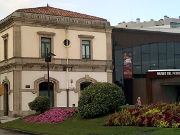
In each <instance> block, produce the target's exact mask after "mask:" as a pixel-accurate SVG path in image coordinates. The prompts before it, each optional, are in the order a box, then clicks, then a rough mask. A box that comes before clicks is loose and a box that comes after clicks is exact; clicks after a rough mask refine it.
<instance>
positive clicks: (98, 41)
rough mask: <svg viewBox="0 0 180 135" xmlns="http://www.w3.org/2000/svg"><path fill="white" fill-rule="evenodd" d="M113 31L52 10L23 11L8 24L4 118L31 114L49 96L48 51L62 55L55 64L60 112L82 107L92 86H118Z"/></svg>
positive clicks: (0, 33) (0, 70) (2, 33)
mask: <svg viewBox="0 0 180 135" xmlns="http://www.w3.org/2000/svg"><path fill="white" fill-rule="evenodd" d="M111 30H112V28H111V26H110V23H109V22H108V21H107V20H106V19H103V18H99V17H94V16H90V15H85V14H80V13H76V12H71V11H66V10H62V9H57V8H53V7H50V6H47V7H38V8H28V9H19V10H16V11H15V12H13V13H12V14H10V15H9V16H7V17H6V18H4V19H2V20H1V21H0V83H1V85H2V86H3V87H4V90H3V93H2V94H1V95H0V115H1V116H2V115H9V116H17V115H26V114H29V113H31V111H30V109H29V107H28V103H29V102H31V101H33V100H34V99H35V97H37V96H39V95H47V63H46V62H45V60H44V57H45V55H46V50H48V52H52V53H54V54H55V55H56V56H54V57H53V58H52V61H51V62H50V82H51V83H50V91H51V103H52V106H54V107H67V106H69V107H71V106H72V105H73V104H75V106H78V99H79V95H80V91H81V89H83V88H84V87H85V86H86V85H88V84H89V83H93V82H96V81H98V82H112V46H111ZM66 39H67V40H66ZM65 42H66V43H67V42H70V44H69V46H65V45H64V44H66V43H65Z"/></svg>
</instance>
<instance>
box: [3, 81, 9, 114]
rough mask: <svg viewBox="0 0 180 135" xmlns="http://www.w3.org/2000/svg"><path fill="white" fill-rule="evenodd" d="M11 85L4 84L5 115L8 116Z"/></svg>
mask: <svg viewBox="0 0 180 135" xmlns="http://www.w3.org/2000/svg"><path fill="white" fill-rule="evenodd" d="M8 93H9V86H8V84H4V116H8V113H9V94H8Z"/></svg>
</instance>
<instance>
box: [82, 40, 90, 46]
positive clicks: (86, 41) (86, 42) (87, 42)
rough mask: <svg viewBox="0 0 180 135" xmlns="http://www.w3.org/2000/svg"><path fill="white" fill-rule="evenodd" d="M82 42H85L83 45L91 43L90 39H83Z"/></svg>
mask: <svg viewBox="0 0 180 135" xmlns="http://www.w3.org/2000/svg"><path fill="white" fill-rule="evenodd" d="M82 44H83V45H85V44H86V45H89V44H90V41H89V40H82Z"/></svg>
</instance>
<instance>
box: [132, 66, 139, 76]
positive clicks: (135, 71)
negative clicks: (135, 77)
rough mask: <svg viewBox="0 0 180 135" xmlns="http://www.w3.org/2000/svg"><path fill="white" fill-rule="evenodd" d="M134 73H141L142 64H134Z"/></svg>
mask: <svg viewBox="0 0 180 135" xmlns="http://www.w3.org/2000/svg"><path fill="white" fill-rule="evenodd" d="M133 74H141V66H135V65H134V66H133Z"/></svg>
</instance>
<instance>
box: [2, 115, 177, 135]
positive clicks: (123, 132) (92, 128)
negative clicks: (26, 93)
mask: <svg viewBox="0 0 180 135" xmlns="http://www.w3.org/2000/svg"><path fill="white" fill-rule="evenodd" d="M107 118H108V116H105V117H101V118H97V119H89V120H84V119H81V118H80V117H79V116H78V115H76V116H74V117H72V118H70V119H68V120H66V121H65V122H63V123H59V124H41V123H27V122H23V121H22V120H15V121H13V122H8V123H4V124H0V127H4V128H11V129H19V130H23V131H28V132H31V133H40V134H46V135H47V134H48V135H180V129H178V128H152V127H120V126H117V127H108V126H104V124H105V122H106V119H107Z"/></svg>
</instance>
